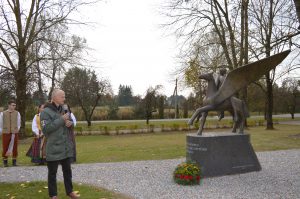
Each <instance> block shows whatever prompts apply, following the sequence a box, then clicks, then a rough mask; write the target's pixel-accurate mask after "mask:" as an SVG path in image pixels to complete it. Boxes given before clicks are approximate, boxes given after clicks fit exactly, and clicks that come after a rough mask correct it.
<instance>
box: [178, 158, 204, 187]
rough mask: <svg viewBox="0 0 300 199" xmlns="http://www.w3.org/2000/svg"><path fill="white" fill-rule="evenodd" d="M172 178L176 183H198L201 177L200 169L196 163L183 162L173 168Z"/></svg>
mask: <svg viewBox="0 0 300 199" xmlns="http://www.w3.org/2000/svg"><path fill="white" fill-rule="evenodd" d="M173 178H174V181H175V182H176V183H177V184H182V185H195V184H199V183H200V179H201V169H200V167H199V166H198V165H197V164H196V163H192V162H183V163H181V164H179V165H178V166H177V167H176V168H175V171H174V173H173Z"/></svg>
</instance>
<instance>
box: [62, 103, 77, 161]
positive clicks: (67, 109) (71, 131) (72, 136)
mask: <svg viewBox="0 0 300 199" xmlns="http://www.w3.org/2000/svg"><path fill="white" fill-rule="evenodd" d="M63 109H64V112H65V113H69V117H70V119H71V121H72V122H73V125H72V126H71V127H69V128H68V130H69V134H68V136H69V139H70V140H71V143H72V149H73V154H74V157H72V158H71V162H72V163H73V162H76V142H75V133H74V127H75V126H76V118H75V115H74V114H73V113H72V111H71V108H70V106H69V105H68V104H65V105H63Z"/></svg>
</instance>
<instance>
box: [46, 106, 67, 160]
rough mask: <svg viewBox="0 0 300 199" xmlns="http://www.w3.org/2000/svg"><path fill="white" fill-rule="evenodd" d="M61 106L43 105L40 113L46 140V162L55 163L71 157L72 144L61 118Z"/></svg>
mask: <svg viewBox="0 0 300 199" xmlns="http://www.w3.org/2000/svg"><path fill="white" fill-rule="evenodd" d="M61 112H62V108H61V106H58V107H57V106H56V105H55V104H53V103H48V104H46V105H45V109H44V110H43V112H42V113H41V127H42V132H43V133H44V135H45V136H46V138H47V142H46V160H47V161H57V160H63V159H66V158H69V157H73V150H72V142H71V140H70V139H69V138H68V127H66V125H65V122H64V119H63V118H62V114H61Z"/></svg>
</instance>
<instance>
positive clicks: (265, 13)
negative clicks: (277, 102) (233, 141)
mask: <svg viewBox="0 0 300 199" xmlns="http://www.w3.org/2000/svg"><path fill="white" fill-rule="evenodd" d="M294 10H295V8H294V5H293V2H292V1H284V0H270V1H264V0H255V1H251V3H250V6H249V14H250V17H249V20H250V23H251V35H250V37H251V42H252V43H251V46H250V50H251V53H252V55H253V56H254V57H256V58H257V59H260V58H261V57H262V56H264V57H270V56H271V55H272V54H275V53H278V52H281V51H283V50H285V49H287V48H289V47H290V39H291V37H293V36H296V35H298V34H299V31H298V30H297V18H296V14H295V12H294ZM274 80H275V70H273V71H271V72H269V73H267V74H266V75H265V84H266V86H265V88H266V89H265V90H264V92H265V94H266V98H265V99H266V113H265V117H266V120H267V126H266V128H267V129H273V119H272V113H273V84H274V82H275V81H274ZM261 88H263V87H261Z"/></svg>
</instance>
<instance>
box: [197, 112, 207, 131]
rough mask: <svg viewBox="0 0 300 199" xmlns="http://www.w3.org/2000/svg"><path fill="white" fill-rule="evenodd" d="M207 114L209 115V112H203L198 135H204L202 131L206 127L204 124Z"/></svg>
mask: <svg viewBox="0 0 300 199" xmlns="http://www.w3.org/2000/svg"><path fill="white" fill-rule="evenodd" d="M207 115H208V112H203V113H202V117H201V123H200V126H199V129H198V131H197V134H198V135H202V131H203V128H204V124H205V121H206V117H207Z"/></svg>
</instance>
